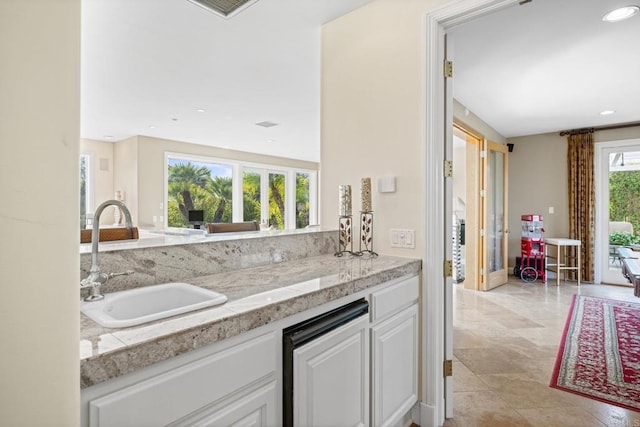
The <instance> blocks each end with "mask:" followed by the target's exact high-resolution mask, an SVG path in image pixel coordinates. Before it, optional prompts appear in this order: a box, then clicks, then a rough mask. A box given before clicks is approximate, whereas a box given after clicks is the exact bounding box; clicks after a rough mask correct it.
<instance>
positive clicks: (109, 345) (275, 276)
mask: <svg viewBox="0 0 640 427" xmlns="http://www.w3.org/2000/svg"><path fill="white" fill-rule="evenodd" d="M420 268H421V261H420V260H418V259H411V258H400V257H390V256H379V257H376V258H368V259H366V258H358V257H354V258H347V257H341V258H338V257H335V256H333V255H321V256H315V257H310V258H303V259H300V260H294V261H287V262H282V263H277V264H270V265H266V266H260V267H253V268H246V269H241V270H233V271H228V272H223V273H217V274H211V275H207V276H200V277H196V278H192V279H189V280H186V282H188V283H191V284H193V285H199V286H202V287H203V288H208V289H212V290H215V291H217V292H220V293H223V294H225V295H226V296H227V298H228V300H227V302H226V303H225V304H223V305H220V306H217V307H213V308H208V309H202V310H199V311H195V312H192V313H188V314H184V315H180V316H175V317H172V318H168V319H163V320H158V321H155V322H150V323H146V324H144V325H139V326H133V327H129V328H120V329H109V328H103V327H101V326H100V325H98V324H97V323H95V322H94V321H93V320H91V319H89V318H88V317H86V316H85V315H83V314H82V315H81V330H80V339H81V341H80V383H81V387H82V388H84V387H89V386H92V385H95V384H98V383H100V382H103V381H107V380H109V379H112V378H116V377H118V376H120V375H123V374H126V373H129V372H132V371H135V370H136V369H140V368H143V367H146V366H149V365H151V364H153V363H157V362H160V361H162V360H166V359H170V358H172V357H175V356H177V355H180V354H182V353H185V352H187V351H190V350H194V349H196V348H200V347H204V346H207V345H209V344H212V343H215V342H217V341H220V340H223V339H225V338H230V337H232V336H235V335H238V334H240V333H242V332H246V331H249V330H251V329H254V328H257V327H259V326H263V325H266V324H268V323H271V322H273V321H276V320H280V319H283V318H285V317H288V316H291V315H294V314H296V313H300V312H302V311H305V310H308V309H311V308H313V307H317V306H320V305H322V304H324V303H327V302H330V301H332V300H335V299H338V298H341V297H344V296H347V295H350V294H353V293H356V292H358V291H361V290H364V289H366V288H369V287H372V286H376V285H378V284H381V283H384V282H386V281H389V280H392V279H395V278H398V277H402V276H404V275H407V274H412V273H417V272H419V271H420Z"/></svg>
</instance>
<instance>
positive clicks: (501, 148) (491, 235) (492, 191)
mask: <svg viewBox="0 0 640 427" xmlns="http://www.w3.org/2000/svg"><path fill="white" fill-rule="evenodd" d="M484 143H485V149H484V150H483V151H482V155H483V156H484V157H483V159H482V160H483V161H482V190H481V196H482V201H483V203H482V206H483V209H482V215H481V226H480V242H481V249H480V259H479V261H480V263H479V265H480V266H481V267H480V280H481V283H480V289H482V290H484V291H488V290H490V289H493V288H495V287H497V286H500V285H504V284H505V283H507V277H508V265H507V241H508V239H507V233H508V229H507V202H508V200H507V172H508V169H507V167H508V165H507V147H506V145H502V144H498V143H495V142H492V141H487V140H485V141H484Z"/></svg>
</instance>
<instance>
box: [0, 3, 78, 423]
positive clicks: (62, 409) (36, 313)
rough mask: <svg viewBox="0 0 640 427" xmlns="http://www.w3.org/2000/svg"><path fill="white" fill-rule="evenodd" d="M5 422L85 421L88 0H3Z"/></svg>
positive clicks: (0, 414) (0, 319) (1, 374)
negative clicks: (82, 320)
mask: <svg viewBox="0 0 640 427" xmlns="http://www.w3.org/2000/svg"><path fill="white" fill-rule="evenodd" d="M0 61H1V63H2V66H0V82H1V83H0V90H1V94H0V117H1V119H0V198H1V199H2V203H0V236H1V238H0V337H2V351H1V352H0V378H1V380H0V425H3V426H12V427H15V426H28V427H34V426H47V427H49V426H61V427H68V426H75V425H78V423H79V398H80V388H79V384H80V379H79V352H78V342H79V293H78V292H79V291H78V288H79V279H78V271H79V268H80V266H79V257H78V252H79V240H80V239H79V230H78V217H79V192H78V188H79V168H78V156H79V129H80V112H79V102H80V0H56V1H2V2H0Z"/></svg>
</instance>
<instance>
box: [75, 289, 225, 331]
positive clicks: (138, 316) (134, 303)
mask: <svg viewBox="0 0 640 427" xmlns="http://www.w3.org/2000/svg"><path fill="white" fill-rule="evenodd" d="M226 301H227V297H226V296H225V295H223V294H221V293H218V292H215V291H211V290H208V289H204V288H201V287H199V286H194V285H190V284H188V283H180V282H176V283H165V284H162V285H153V286H146V287H143V288H137V289H131V290H127V291H121V292H113V293H110V294H105V295H104V299H103V300H101V301H94V302H83V303H82V305H81V308H80V311H82V313H84V314H85V315H87V316H88V317H90V318H91V319H93V320H94V321H96V322H97V323H98V324H100V325H101V326H104V327H106V328H124V327H127V326H134V325H140V324H142V323H146V322H151V321H153V320H158V319H163V318H166V317H170V316H175V315H178V314H183V313H188V312H190V311H194V310H199V309H201V308H206V307H212V306H215V305H219V304H223V303H225V302H226Z"/></svg>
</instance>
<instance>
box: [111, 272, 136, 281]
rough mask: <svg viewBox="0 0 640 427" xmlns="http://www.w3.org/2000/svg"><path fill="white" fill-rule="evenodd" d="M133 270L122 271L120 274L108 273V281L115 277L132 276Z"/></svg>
mask: <svg viewBox="0 0 640 427" xmlns="http://www.w3.org/2000/svg"><path fill="white" fill-rule="evenodd" d="M133 273H134V272H133V270H127V271H123V272H122V273H109V279H111V278H113V277H116V276H128V275H130V274H133Z"/></svg>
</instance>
